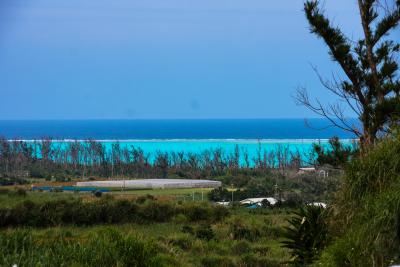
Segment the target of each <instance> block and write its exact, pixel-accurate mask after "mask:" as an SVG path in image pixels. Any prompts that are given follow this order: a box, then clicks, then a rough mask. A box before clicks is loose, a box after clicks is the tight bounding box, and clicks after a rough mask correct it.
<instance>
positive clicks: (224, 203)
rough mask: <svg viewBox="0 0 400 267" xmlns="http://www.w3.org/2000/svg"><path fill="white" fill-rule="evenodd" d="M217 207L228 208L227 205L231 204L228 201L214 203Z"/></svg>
mask: <svg viewBox="0 0 400 267" xmlns="http://www.w3.org/2000/svg"><path fill="white" fill-rule="evenodd" d="M216 203H217V204H218V205H222V206H229V204H231V202H229V201H220V202H216Z"/></svg>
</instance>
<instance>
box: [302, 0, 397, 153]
mask: <svg viewBox="0 0 400 267" xmlns="http://www.w3.org/2000/svg"><path fill="white" fill-rule="evenodd" d="M357 2H358V8H359V16H360V24H361V26H362V30H363V31H362V36H360V37H359V38H358V40H357V39H354V38H352V37H348V36H346V35H345V33H344V31H343V30H342V29H340V28H339V27H337V26H335V25H333V23H332V22H331V21H330V20H329V18H328V17H327V16H326V15H325V13H324V10H323V4H322V3H321V1H318V0H311V1H306V2H305V4H304V12H305V15H306V18H307V20H308V22H309V25H310V30H311V32H312V33H314V34H315V35H317V36H318V37H319V38H321V39H323V40H324V42H325V44H326V45H327V47H328V48H329V54H330V56H331V58H332V60H333V61H334V62H336V63H338V65H339V66H340V67H341V69H342V71H343V74H344V76H343V77H341V75H334V76H333V79H332V80H331V81H329V80H325V79H324V78H322V77H321V76H320V75H319V78H320V80H321V82H322V85H323V86H324V87H325V88H326V89H328V90H329V91H330V92H332V93H333V94H334V95H335V96H337V97H339V98H340V100H341V101H342V103H345V104H346V105H347V106H348V108H350V109H351V110H352V112H354V113H355V114H357V116H358V119H359V121H360V122H361V125H362V127H361V129H359V128H358V127H357V126H356V125H354V124H353V123H351V122H349V121H348V120H347V119H346V117H345V115H344V114H345V112H344V111H343V109H342V108H341V106H340V104H330V105H327V106H324V105H322V104H321V102H320V101H317V102H316V103H311V101H310V99H309V97H308V95H307V93H306V92H305V91H299V94H298V100H299V102H300V103H302V104H304V105H306V106H307V107H308V108H310V109H311V110H313V111H314V112H315V113H317V114H319V115H321V116H324V117H325V118H327V119H328V120H330V121H331V123H332V124H333V125H334V126H337V127H339V128H342V129H344V130H347V131H350V132H353V133H354V134H355V135H357V136H358V137H359V138H360V143H361V147H362V148H363V149H364V150H369V148H371V147H372V146H373V145H374V144H375V142H376V140H378V139H379V137H380V136H381V135H382V133H384V132H386V131H387V130H388V128H390V127H391V126H393V125H398V124H399V119H400V117H399V113H400V76H399V73H398V70H399V66H398V63H397V56H398V53H399V52H400V44H399V42H398V40H399V39H398V38H391V37H392V36H391V35H390V33H392V32H394V31H395V29H396V27H397V26H398V24H399V21H400V1H399V0H396V1H392V2H391V3H389V2H384V3H382V2H381V1H378V0H358V1H357ZM393 37H395V35H394V36H393ZM356 38H357V37H356Z"/></svg>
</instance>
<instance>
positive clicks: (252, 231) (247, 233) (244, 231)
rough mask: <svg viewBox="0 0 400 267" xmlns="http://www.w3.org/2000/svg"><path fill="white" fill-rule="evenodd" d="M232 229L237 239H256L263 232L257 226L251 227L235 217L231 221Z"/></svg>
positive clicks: (233, 235) (234, 237)
mask: <svg viewBox="0 0 400 267" xmlns="http://www.w3.org/2000/svg"><path fill="white" fill-rule="evenodd" d="M230 231H231V233H232V237H233V239H235V240H238V239H247V240H250V241H255V240H257V239H258V238H260V237H261V232H260V230H259V229H258V228H257V227H250V226H249V225H246V224H245V223H244V222H243V221H242V220H239V219H235V220H234V221H233V222H232V223H231V225H230Z"/></svg>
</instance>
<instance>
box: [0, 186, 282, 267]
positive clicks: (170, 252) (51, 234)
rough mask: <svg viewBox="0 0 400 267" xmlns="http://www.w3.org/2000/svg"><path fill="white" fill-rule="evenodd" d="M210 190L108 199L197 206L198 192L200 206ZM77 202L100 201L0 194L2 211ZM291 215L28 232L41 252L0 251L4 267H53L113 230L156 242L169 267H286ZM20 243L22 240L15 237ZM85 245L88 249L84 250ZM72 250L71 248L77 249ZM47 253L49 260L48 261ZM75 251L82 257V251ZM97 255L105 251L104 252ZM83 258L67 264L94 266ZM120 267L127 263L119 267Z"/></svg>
mask: <svg viewBox="0 0 400 267" xmlns="http://www.w3.org/2000/svg"><path fill="white" fill-rule="evenodd" d="M209 190H210V189H196V190H193V189H155V190H129V191H123V192H119V191H113V192H111V193H106V194H105V195H107V194H109V195H112V196H113V198H115V199H118V198H126V199H128V200H129V199H132V200H134V199H135V198H137V197H139V196H143V195H147V194H151V195H153V196H154V197H155V198H156V200H154V201H164V200H165V199H167V200H168V201H171V199H172V201H183V200H184V201H187V202H193V198H192V195H193V192H195V202H198V200H199V199H201V191H203V193H204V197H205V196H206V192H207V191H209ZM76 198H82V199H83V200H84V201H96V199H98V198H96V197H94V196H92V195H91V194H90V193H79V194H78V193H64V192H60V193H50V192H26V195H23V194H22V193H18V191H14V190H12V191H11V192H7V193H4V192H3V193H2V194H0V208H4V207H13V206H15V205H17V204H18V203H21V202H23V201H25V200H30V201H33V202H39V203H40V202H46V201H51V200H58V199H66V200H68V199H76ZM146 201H149V200H146ZM289 216H290V215H289V214H288V211H287V210H284V209H282V210H280V209H276V210H268V209H256V210H252V209H247V208H234V209H230V216H228V217H226V218H224V219H223V220H222V221H218V222H201V221H197V222H193V221H190V220H188V218H187V217H186V216H184V215H182V214H178V215H176V216H175V217H173V218H172V220H171V221H168V222H162V223H146V224H136V223H130V224H112V225H111V224H107V225H93V226H86V227H76V226H62V227H61V226H60V227H50V228H30V230H28V231H29V233H30V234H31V235H32V236H33V237H32V238H33V240H34V241H33V242H34V243H35V244H39V248H37V250H35V247H24V250H23V251H22V252H18V251H17V252H15V251H16V250H15V249H14V250H12V251H14V252H12V254H7V252H6V251H10V248H9V247H4V248H0V250H3V251H5V252H4V253H5V254H4V255H3V258H4V259H8V261H7V262H3V263H1V262H0V265H1V264H4V263H7V264H8V263H10V262H11V261H13V260H14V259H20V258H21V257H22V259H26V257H28V258H29V261H28V260H27V261H20V263H21V264H20V265H18V266H29V265H37V266H51V265H52V264H59V262H54V261H52V259H56V258H57V257H61V255H59V254H57V253H63V252H62V251H64V250H65V251H72V250H73V249H72V248H74V249H75V250H76V244H81V245H79V246H78V247H80V248H82V249H83V251H85V250H90V249H95V248H92V247H90V244H89V245H88V244H87V243H88V242H89V241H87V240H91V239H90V238H91V237H93V236H95V235H96V234H98V233H101V232H103V231H105V230H110V229H112V231H115V233H119V234H121V236H122V237H125V236H133V237H135V238H137V239H138V240H142V241H146V242H150V243H151V244H154V245H155V247H156V251H157V252H158V256H159V257H160V258H161V260H162V262H163V263H164V264H165V265H166V266H287V262H288V261H289V260H290V254H289V251H288V250H286V249H284V248H282V247H281V243H280V242H281V240H282V239H281V231H282V227H283V226H285V225H286V219H287V218H288V217H289ZM19 231H21V228H9V229H1V230H0V234H5V233H7V234H8V235H9V236H8V237H5V238H3V239H5V240H6V239H7V238H14V237H12V236H13V234H15V235H16V236H18V233H19ZM24 235H26V234H24ZM10 236H11V237H10ZM65 238H66V239H67V240H68V242H64V241H62V242H61V243H60V242H58V241H57V242H58V243H57V244H60V247H57V246H58V245H57V244H53V243H51V242H54V240H64V239H65ZM14 239H15V238H14ZM14 239H13V240H14ZM16 240H19V239H18V238H16ZM6 241H7V240H6ZM13 242H14V241H13ZM13 242H5V243H4V242H3V243H2V246H9V245H10V244H13ZM0 243H1V242H0ZM89 243H90V242H89ZM46 244H48V245H46ZM68 244H69V245H68ZM73 244H75V245H73ZM85 244H86V245H87V246H89V247H88V248H84V247H82V246H85ZM35 246H36V245H35ZM53 246H55V247H54V249H49V248H50V247H53ZM68 246H72V248H70V247H68ZM7 249H8V250H7ZM71 249H72V250H71ZM113 249H115V248H113ZM75 250H74V251H75ZM43 253H44V254H45V255H47V256H46V257H48V258H46V257H44V256H43ZM71 253H72V252H71ZM74 253H78V254H79V253H81V252H74ZM98 253H104V252H101V251H100V250H99V252H98ZM115 253H117V252H115ZM78 254H77V255H78ZM79 255H81V254H79ZM0 257H1V255H0ZM18 257H20V258H18ZM82 257H83V256H79V257H78V256H77V259H78V260H82V261H81V262H80V264H81V265H80V264H78V263H79V262H73V263H71V262H66V265H65V266H70V265H74V266H86V265H90V264H89V263H88V261H83V258H82ZM100 266H102V265H100ZM119 266H128V265H124V263H119Z"/></svg>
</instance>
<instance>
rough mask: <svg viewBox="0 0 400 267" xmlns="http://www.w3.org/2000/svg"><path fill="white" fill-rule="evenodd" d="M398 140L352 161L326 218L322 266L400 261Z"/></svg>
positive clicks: (362, 264) (386, 143) (385, 143)
mask: <svg viewBox="0 0 400 267" xmlns="http://www.w3.org/2000/svg"><path fill="white" fill-rule="evenodd" d="M399 155H400V136H397V137H392V138H390V139H389V138H388V139H386V140H384V141H382V142H381V143H379V144H378V145H376V147H375V148H374V149H373V150H372V151H369V152H368V154H366V155H363V157H360V158H358V159H356V160H354V161H353V162H351V163H350V164H349V165H348V167H347V168H346V171H345V176H344V177H343V185H342V186H341V189H340V191H339V192H338V193H337V194H336V198H335V201H334V203H333V205H332V212H331V216H330V218H329V219H330V222H331V223H330V233H331V234H332V235H333V237H334V241H333V242H332V244H331V245H330V246H329V247H328V248H327V249H326V250H325V251H324V252H323V253H322V255H321V260H320V261H319V262H318V264H320V265H321V266H389V265H391V264H394V263H400V257H399V253H398V248H399V246H400V234H399V233H400V231H399V229H400V216H399V214H400V205H399V203H400V195H399V190H400V160H399Z"/></svg>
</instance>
